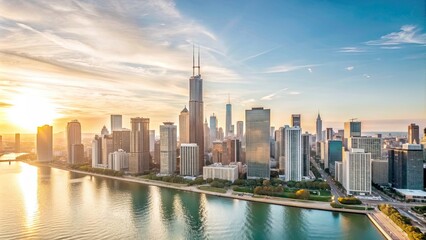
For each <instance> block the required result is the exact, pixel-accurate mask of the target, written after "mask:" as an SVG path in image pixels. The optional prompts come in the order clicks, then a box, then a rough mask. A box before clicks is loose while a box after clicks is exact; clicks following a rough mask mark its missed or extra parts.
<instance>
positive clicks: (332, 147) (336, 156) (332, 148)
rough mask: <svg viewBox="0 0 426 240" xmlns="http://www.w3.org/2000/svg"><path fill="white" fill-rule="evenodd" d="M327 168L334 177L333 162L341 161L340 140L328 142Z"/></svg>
mask: <svg viewBox="0 0 426 240" xmlns="http://www.w3.org/2000/svg"><path fill="white" fill-rule="evenodd" d="M327 145H328V146H327V147H328V166H327V168H328V169H329V171H330V174H331V175H332V176H335V168H334V167H335V162H338V161H339V162H341V161H342V147H343V145H342V141H340V140H329V141H328V144H327Z"/></svg>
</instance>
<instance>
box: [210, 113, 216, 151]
mask: <svg viewBox="0 0 426 240" xmlns="http://www.w3.org/2000/svg"><path fill="white" fill-rule="evenodd" d="M217 131H218V129H217V118H216V116H215V115H214V113H213V115H211V116H210V144H213V142H214V141H216V140H218V136H217Z"/></svg>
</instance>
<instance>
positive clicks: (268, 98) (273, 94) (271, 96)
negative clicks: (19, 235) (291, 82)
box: [260, 88, 288, 101]
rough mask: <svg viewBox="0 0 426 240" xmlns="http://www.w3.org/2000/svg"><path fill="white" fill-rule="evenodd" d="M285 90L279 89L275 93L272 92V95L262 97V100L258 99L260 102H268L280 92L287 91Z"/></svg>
mask: <svg viewBox="0 0 426 240" xmlns="http://www.w3.org/2000/svg"><path fill="white" fill-rule="evenodd" d="M287 89H288V88H283V89H280V90H278V91H276V92H273V93H271V94H269V95H266V96H263V97H262V98H260V100H266V101H270V100H272V99H273V98H274V97H275V96H276V95H277V94H278V93H280V92H283V91H287Z"/></svg>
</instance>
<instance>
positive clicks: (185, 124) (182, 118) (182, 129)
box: [179, 106, 189, 144]
mask: <svg viewBox="0 0 426 240" xmlns="http://www.w3.org/2000/svg"><path fill="white" fill-rule="evenodd" d="M179 143H180V144H182V143H189V112H188V109H187V108H186V106H185V107H184V108H183V109H182V111H181V112H180V114H179Z"/></svg>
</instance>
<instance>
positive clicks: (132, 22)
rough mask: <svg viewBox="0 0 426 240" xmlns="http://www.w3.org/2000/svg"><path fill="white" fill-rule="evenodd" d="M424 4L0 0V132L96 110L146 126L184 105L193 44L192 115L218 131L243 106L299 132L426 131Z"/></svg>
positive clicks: (239, 115)
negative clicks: (200, 106) (195, 109)
mask: <svg viewBox="0 0 426 240" xmlns="http://www.w3.org/2000/svg"><path fill="white" fill-rule="evenodd" d="M424 9H425V2H424V1H414V0H412V1H411V0H409V1H403V2H401V1H375V2H369V1H360V2H358V1H355V2H353V1H338V2H335V1H321V2H318V1H310V2H304V4H302V3H300V2H298V1H285V2H284V1H271V2H268V4H264V3H262V2H261V1H242V0H241V1H232V2H229V1H224V2H221V1H180V0H178V1H168V0H145V1H136V0H126V1H120V2H116V1H90V2H85V1H67V0H64V1H53V2H52V1H6V0H0V120H1V121H0V134H7V133H14V132H21V133H34V132H36V127H37V126H39V125H43V124H46V123H47V124H53V126H54V132H61V131H63V130H64V129H65V126H66V123H67V122H68V121H70V120H72V119H78V120H79V121H80V122H81V124H82V130H83V132H99V131H100V129H101V128H102V126H103V125H106V126H107V127H108V128H109V115H110V114H122V115H123V125H124V126H125V127H128V126H129V118H130V117H138V116H140V117H148V118H150V128H151V129H156V130H157V131H158V128H159V125H160V124H161V123H162V122H164V121H173V122H175V123H178V115H179V113H180V111H181V110H182V109H183V107H184V106H185V105H188V79H189V77H190V76H191V74H192V45H193V44H194V43H195V44H196V45H200V48H201V75H202V78H203V79H204V117H205V118H207V119H208V117H209V116H210V115H211V114H212V113H215V114H216V115H217V116H218V120H219V126H222V127H224V123H225V104H226V103H227V101H228V97H227V96H228V94H230V96H231V103H232V104H233V121H234V123H235V122H236V121H238V120H243V121H245V119H244V110H246V109H250V108H251V107H255V106H262V107H265V108H270V109H271V125H272V126H275V127H279V126H283V125H284V124H288V123H289V122H290V116H291V114H293V113H300V114H302V128H303V130H304V131H310V132H313V131H314V129H315V119H316V117H317V114H318V111H319V112H320V113H321V116H322V119H323V121H324V122H323V126H324V127H333V128H335V129H342V128H343V122H345V121H348V120H349V119H350V118H358V120H360V121H362V122H363V131H406V130H407V125H408V124H409V123H411V122H414V123H417V124H418V125H420V128H421V129H423V128H424V127H425V126H426V81H425V76H426V68H425V59H426V51H425V49H426V33H425V26H424V19H425V18H424V17H425V16H424Z"/></svg>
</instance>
